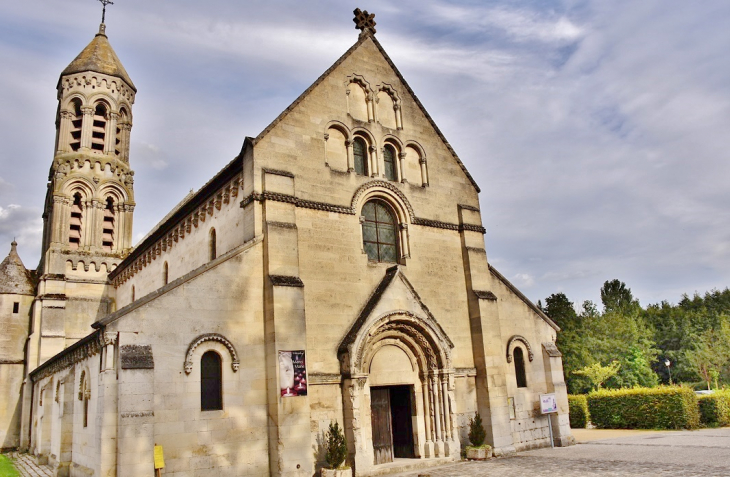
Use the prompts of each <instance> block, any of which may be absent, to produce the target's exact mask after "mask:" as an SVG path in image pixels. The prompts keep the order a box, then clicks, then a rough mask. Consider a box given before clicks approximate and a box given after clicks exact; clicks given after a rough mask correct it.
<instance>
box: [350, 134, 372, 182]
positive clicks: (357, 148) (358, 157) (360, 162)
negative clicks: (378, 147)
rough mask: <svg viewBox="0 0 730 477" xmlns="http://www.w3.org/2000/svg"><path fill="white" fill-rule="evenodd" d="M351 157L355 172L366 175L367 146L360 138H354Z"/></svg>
mask: <svg viewBox="0 0 730 477" xmlns="http://www.w3.org/2000/svg"><path fill="white" fill-rule="evenodd" d="M352 155H353V158H354V161H355V172H356V173H357V174H360V175H363V176H366V175H368V145H367V143H366V142H365V140H364V139H363V138H361V137H356V138H355V140H354V141H353V143H352Z"/></svg>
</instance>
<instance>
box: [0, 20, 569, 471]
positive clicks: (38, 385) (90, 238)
mask: <svg viewBox="0 0 730 477" xmlns="http://www.w3.org/2000/svg"><path fill="white" fill-rule="evenodd" d="M354 21H355V24H356V28H357V29H359V30H360V33H359V36H358V37H357V41H355V43H354V44H353V45H352V47H350V49H348V50H347V51H346V52H344V54H343V55H342V56H341V57H340V58H339V59H337V60H336V61H335V62H334V64H333V65H332V66H331V67H330V68H329V69H328V70H327V71H325V72H324V73H323V74H322V75H321V76H320V77H319V78H318V79H317V80H316V81H315V82H314V84H312V85H311V86H310V87H309V88H308V89H307V90H306V91H304V92H303V93H302V94H301V95H300V96H299V97H298V98H296V99H294V101H293V102H292V103H291V105H290V106H289V107H288V108H286V109H285V110H284V111H283V112H282V113H281V114H279V115H278V116H277V117H275V118H273V114H272V118H273V121H272V122H271V123H270V124H269V125H268V126H267V127H266V128H265V129H264V130H263V131H261V132H260V133H259V134H258V135H257V136H255V137H245V138H241V139H242V142H243V145H242V147H241V150H240V152H239V153H238V154H237V155H236V157H235V159H233V160H232V161H231V162H229V163H227V164H224V163H223V161H221V166H222V168H221V169H220V171H219V172H218V173H217V174H216V175H215V176H214V177H212V178H210V180H208V181H207V183H205V184H204V185H203V186H202V187H201V188H200V189H199V190H198V191H197V192H193V193H191V194H189V195H188V196H186V197H184V198H181V199H182V200H181V202H180V203H179V204H178V205H177V206H176V207H175V208H174V209H173V210H171V211H169V213H168V214H167V215H166V216H165V218H164V219H163V220H162V221H161V222H160V223H159V224H158V225H157V226H156V227H155V228H154V229H153V230H151V231H149V233H148V234H147V235H146V237H145V238H144V239H142V240H141V241H140V242H139V243H138V244H136V245H134V244H133V243H132V219H133V214H134V208H135V201H134V171H133V169H132V167H133V165H134V157H130V155H129V150H130V135H131V129H132V124H133V106H134V102H135V95H136V93H137V88H136V86H135V85H134V83H133V82H132V79H131V76H130V75H129V74H128V73H127V71H126V70H125V68H124V66H123V65H122V62H121V61H120V59H119V58H118V57H117V55H116V54H115V52H114V50H113V49H112V47H111V44H110V42H109V38H108V37H107V34H106V27H105V25H104V23H102V24H101V26H100V29H99V32H98V33H97V34H96V36H94V37H93V39H92V40H91V42H90V43H89V44H88V45H87V46H86V48H84V49H83V50H82V51H81V53H80V54H79V55H78V56H77V57H76V58H75V59H74V60H73V61H72V62H71V63H70V64H69V66H68V67H67V68H66V69H65V70H63V71H62V72H61V75H60V78H59V80H58V84H57V90H58V114H57V118H56V143H55V148H54V150H55V154H54V157H53V159H52V162H51V167H50V173H49V176H48V181H49V185H48V191H47V195H46V199H45V205H44V213H43V225H44V227H43V237H42V255H41V259H40V263H39V265H38V267H37V269H36V270H28V269H26V267H25V266H24V265H23V262H22V260H21V258H20V257H19V256H18V253H17V250H16V244H15V243H13V244H11V249H10V253H9V254H8V256H7V257H6V258H5V259H4V260H3V261H2V263H1V264H0V329H2V331H3V334H2V336H1V337H0V447H2V448H3V449H19V450H21V451H24V452H29V453H31V454H33V455H35V456H37V458H38V460H39V462H41V463H43V464H46V465H48V466H49V467H50V468H51V469H52V471H53V473H54V475H59V476H97V477H99V476H135V477H139V476H148V475H149V476H151V475H153V474H154V473H155V449H156V446H157V449H160V450H162V452H163V455H164V468H162V469H161V474H164V475H171V476H179V477H182V476H193V475H216V476H244V475H252V476H267V475H271V476H305V475H306V476H311V475H315V474H319V469H320V468H322V467H323V466H324V465H325V456H324V440H325V433H326V431H327V429H328V427H329V425H330V423H331V422H338V423H339V424H340V426H341V427H342V428H343V430H344V434H345V437H346V439H347V448H348V455H347V464H348V465H350V466H351V467H352V469H353V473H354V475H357V476H366V475H377V474H382V473H387V472H388V471H392V470H394V469H408V468H419V467H421V466H428V465H436V464H441V463H445V462H450V461H454V460H458V459H461V455H462V449H463V448H464V447H465V446H466V445H468V444H469V441H468V437H467V435H468V423H469V420H470V419H471V418H473V417H474V416H475V414H476V413H477V412H478V413H479V414H480V415H481V417H482V419H483V421H484V427H485V429H486V432H487V442H488V443H489V444H490V445H492V446H493V448H494V451H495V454H497V455H504V454H508V453H512V452H515V451H520V450H525V449H530V448H535V447H544V446H550V445H551V443H552V444H554V445H556V446H566V445H570V444H572V443H573V442H574V440H573V437H572V436H571V432H570V427H569V420H568V402H567V393H566V387H565V383H564V377H563V368H562V361H561V354H560V352H559V350H558V349H557V348H556V346H555V339H556V334H557V332H558V331H559V328H558V327H557V326H556V325H555V323H553V322H552V321H551V320H550V319H549V318H548V317H547V316H546V315H545V314H544V313H543V312H542V311H541V310H540V309H539V308H538V307H536V306H535V305H534V304H533V303H532V302H531V301H530V300H529V299H527V298H526V297H525V296H524V295H523V294H522V293H521V292H520V291H519V290H518V289H517V288H516V287H515V286H514V285H512V284H511V283H510V282H509V281H508V280H507V279H506V278H505V277H504V276H503V275H502V274H500V273H499V271H497V270H496V269H495V268H494V267H492V266H491V265H490V263H489V261H488V259H487V253H486V249H485V242H484V237H485V228H484V226H483V224H482V220H481V212H480V204H479V195H478V194H479V191H480V189H479V186H478V185H477V184H476V182H475V181H474V179H473V178H472V176H471V175H470V174H469V172H468V171H467V169H466V168H465V166H464V164H463V163H462V162H461V160H460V159H459V157H458V156H457V154H456V152H455V151H454V150H453V149H452V147H451V146H450V145H449V143H448V141H447V140H446V138H445V137H444V136H443V134H442V133H441V131H440V130H439V128H438V127H437V126H436V124H435V123H434V122H433V120H432V119H431V117H430V116H429V114H428V112H427V111H426V110H425V109H424V107H423V105H422V104H421V102H420V101H419V100H418V98H417V97H416V95H415V93H414V92H413V91H412V90H411V88H410V87H409V86H408V83H407V82H406V80H405V79H404V78H403V76H402V75H401V74H400V72H399V71H398V69H397V68H396V66H395V65H394V64H393V62H392V61H391V59H390V58H389V56H388V54H387V53H386V52H385V50H384V48H383V46H382V45H381V44H380V43H379V42H378V40H377V39H376V37H375V34H376V29H375V21H374V15H372V14H369V13H368V12H363V11H360V10H359V9H358V10H355V19H354ZM354 36H355V35H354V34H353V37H354ZM42 179H43V178H40V177H39V178H38V180H42ZM541 394H554V396H555V398H556V402H557V412H556V413H554V414H552V415H551V416H550V419H549V418H548V416H547V415H545V414H542V412H541V406H540V396H541ZM551 439H552V442H551ZM158 467H159V464H158Z"/></svg>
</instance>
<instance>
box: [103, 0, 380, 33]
mask: <svg viewBox="0 0 730 477" xmlns="http://www.w3.org/2000/svg"><path fill="white" fill-rule="evenodd" d="M99 1H101V0H99ZM352 13H354V14H355V18H353V19H352V21H353V22H355V28H357V29H358V30H361V31H362V33H365V32H366V31H369V32H370V33H372V34H373V35H374V34H375V14H374V13H368V11H367V10H364V11H363V10H360V9H359V8H356V9H355V10H354V11H353V12H352Z"/></svg>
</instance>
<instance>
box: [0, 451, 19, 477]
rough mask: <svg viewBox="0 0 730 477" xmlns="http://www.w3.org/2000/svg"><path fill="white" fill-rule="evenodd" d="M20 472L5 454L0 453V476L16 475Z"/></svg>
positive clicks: (16, 476) (11, 476) (12, 476)
mask: <svg viewBox="0 0 730 477" xmlns="http://www.w3.org/2000/svg"><path fill="white" fill-rule="evenodd" d="M19 475H20V474H19V473H18V471H17V470H15V467H14V466H13V463H12V462H10V459H8V457H7V456H5V455H2V454H0V477H18V476H19Z"/></svg>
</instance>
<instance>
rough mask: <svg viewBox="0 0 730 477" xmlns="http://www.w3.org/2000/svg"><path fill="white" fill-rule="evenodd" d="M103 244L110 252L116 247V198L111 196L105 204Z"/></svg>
mask: <svg viewBox="0 0 730 477" xmlns="http://www.w3.org/2000/svg"><path fill="white" fill-rule="evenodd" d="M101 246H102V247H103V248H104V250H107V251H110V252H111V251H112V249H113V248H114V199H112V198H111V197H107V199H106V205H105V206H104V223H103V224H102V238H101Z"/></svg>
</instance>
